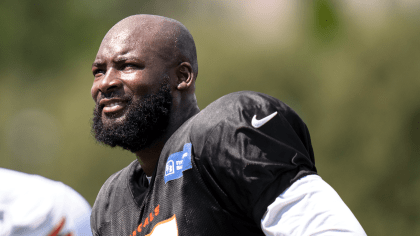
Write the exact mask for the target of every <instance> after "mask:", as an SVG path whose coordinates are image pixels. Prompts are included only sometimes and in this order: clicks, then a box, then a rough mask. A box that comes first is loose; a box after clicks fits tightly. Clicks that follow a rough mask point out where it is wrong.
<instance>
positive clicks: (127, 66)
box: [122, 63, 144, 70]
mask: <svg viewBox="0 0 420 236" xmlns="http://www.w3.org/2000/svg"><path fill="white" fill-rule="evenodd" d="M122 67H123V68H122V69H123V70H137V69H139V70H141V69H143V68H144V66H142V65H137V64H131V63H127V64H124V65H123V66H122Z"/></svg>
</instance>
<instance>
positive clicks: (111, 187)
mask: <svg viewBox="0 0 420 236" xmlns="http://www.w3.org/2000/svg"><path fill="white" fill-rule="evenodd" d="M138 168H140V165H139V163H138V162H137V160H135V161H133V162H132V163H130V164H129V165H128V166H126V167H124V168H123V169H122V170H120V171H118V172H116V173H114V174H112V175H111V176H110V177H109V178H108V179H107V180H106V181H105V183H104V184H103V185H102V187H101V189H100V190H99V193H98V196H97V197H96V200H95V203H94V204H93V207H92V216H91V224H92V227H96V226H98V227H99V225H100V224H101V223H103V222H106V221H109V220H110V218H111V217H112V214H114V213H115V212H117V211H118V210H119V209H121V208H122V207H123V206H124V205H125V203H127V202H130V201H133V199H132V197H131V196H132V194H131V192H130V188H129V177H130V175H131V174H132V173H133V172H134V171H135V170H136V169H138Z"/></svg>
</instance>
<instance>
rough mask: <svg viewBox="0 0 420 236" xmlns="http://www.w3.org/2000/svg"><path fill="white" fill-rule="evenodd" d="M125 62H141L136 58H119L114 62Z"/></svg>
mask: <svg viewBox="0 0 420 236" xmlns="http://www.w3.org/2000/svg"><path fill="white" fill-rule="evenodd" d="M125 61H140V60H139V59H138V58H136V57H118V58H116V59H115V60H114V62H115V63H119V62H125Z"/></svg>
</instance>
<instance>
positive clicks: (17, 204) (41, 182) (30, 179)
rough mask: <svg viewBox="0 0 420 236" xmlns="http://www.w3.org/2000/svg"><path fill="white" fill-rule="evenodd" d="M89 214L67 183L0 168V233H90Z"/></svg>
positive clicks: (84, 235) (42, 235)
mask: <svg viewBox="0 0 420 236" xmlns="http://www.w3.org/2000/svg"><path fill="white" fill-rule="evenodd" d="M90 213H91V207H90V205H89V203H88V202H87V201H86V200H85V199H84V198H83V197H82V196H81V195H80V194H79V193H77V192H76V191H75V190H73V189H72V188H70V187H69V186H67V185H65V184H63V183H61V182H58V181H53V180H50V179H47V178H44V177H42V176H39V175H30V174H26V173H21V172H18V171H14V170H8V169H4V168H0V236H23V235H25V236H91V235H92V233H91V230H90V223H89V217H90Z"/></svg>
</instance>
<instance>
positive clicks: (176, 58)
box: [102, 15, 198, 78]
mask: <svg viewBox="0 0 420 236" xmlns="http://www.w3.org/2000/svg"><path fill="white" fill-rule="evenodd" d="M115 40H124V41H134V42H135V43H136V44H137V45H139V46H140V45H141V47H146V48H145V50H152V51H153V52H154V53H156V54H157V55H159V56H160V57H162V58H163V59H165V60H166V61H168V62H169V63H171V64H175V63H176V64H181V63H182V62H189V63H190V64H191V67H192V69H193V73H194V78H196V77H197V74H198V64H197V52H196V48H195V43H194V39H193V37H192V35H191V34H190V32H189V31H188V29H187V28H186V27H185V26H184V25H183V24H182V23H180V22H178V21H176V20H174V19H170V18H167V17H163V16H156V15H133V16H129V17H127V18H125V19H123V20H121V21H120V22H118V23H117V24H116V25H114V26H113V27H112V28H111V29H110V30H109V31H108V33H107V34H106V35H105V37H104V39H103V41H102V44H104V43H106V44H109V43H112V42H113V41H115Z"/></svg>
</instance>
